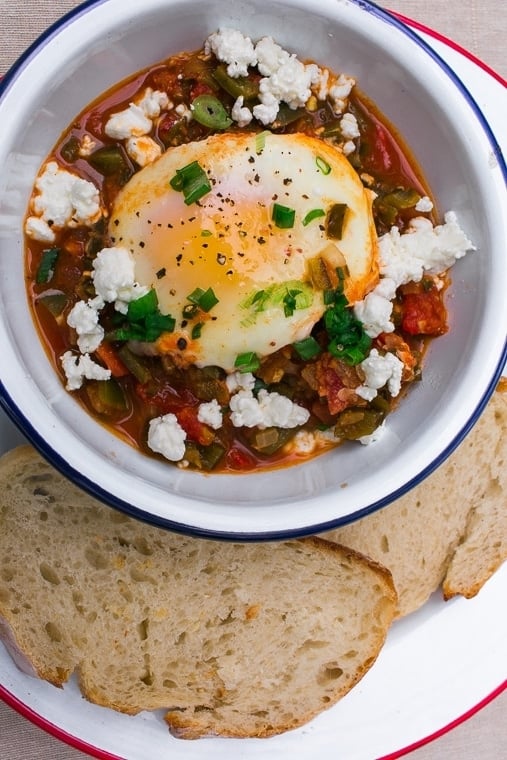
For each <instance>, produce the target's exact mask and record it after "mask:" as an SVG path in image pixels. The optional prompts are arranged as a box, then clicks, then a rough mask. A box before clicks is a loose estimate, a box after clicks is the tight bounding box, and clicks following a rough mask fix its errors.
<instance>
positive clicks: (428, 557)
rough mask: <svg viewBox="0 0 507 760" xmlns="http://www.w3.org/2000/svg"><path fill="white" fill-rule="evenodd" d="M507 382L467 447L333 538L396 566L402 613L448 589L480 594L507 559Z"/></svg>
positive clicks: (329, 536) (332, 534)
mask: <svg viewBox="0 0 507 760" xmlns="http://www.w3.org/2000/svg"><path fill="white" fill-rule="evenodd" d="M506 459H507V380H506V379H505V378H503V379H502V380H501V381H500V383H499V385H498V387H497V389H496V391H495V393H494V394H493V396H492V398H491V400H490V402H489V404H488V405H487V407H486V409H485V411H484V412H483V414H482V415H481V417H480V419H479V421H478V422H477V423H476V425H475V426H474V428H473V429H472V431H471V432H470V433H469V434H468V436H467V437H466V438H465V440H464V441H463V442H462V443H461V444H460V446H459V447H458V448H457V449H456V450H455V451H454V452H453V454H452V455H451V456H450V457H449V458H448V459H447V460H446V461H445V462H444V464H443V465H442V466H441V467H439V468H438V469H437V470H436V471H435V472H434V473H432V474H431V475H430V476H429V477H428V478H426V479H425V480H424V481H423V482H422V483H421V484H420V485H418V486H416V487H415V488H414V489H412V491H410V492H409V493H408V494H406V495H405V496H403V497H401V498H400V499H398V500H396V501H395V502H393V503H392V504H390V505H389V506H388V507H386V508H385V509H381V510H380V511H378V512H376V513H374V514H372V515H369V516H368V517H365V518H363V519H362V520H359V521H358V522H356V523H353V524H351V525H347V526H345V527H343V528H339V529H337V530H333V531H330V532H328V533H326V534H325V537H326V538H327V539H328V540H333V541H338V542H340V543H342V544H345V545H347V546H351V547H353V548H354V549H356V550H357V551H361V552H363V553H364V554H367V555H368V556H370V557H372V558H373V559H375V560H376V561H377V562H381V563H382V564H383V565H385V566H386V567H388V568H389V569H390V570H391V572H392V574H393V578H394V582H395V586H396V589H397V592H398V598H399V607H398V613H397V614H398V616H402V615H406V614H408V613H409V612H412V611H413V610H416V609H417V608H418V607H420V606H421V605H422V604H424V602H425V601H426V600H427V599H428V597H429V596H430V595H431V594H432V593H433V592H434V591H435V590H436V589H438V587H439V586H440V585H441V584H442V587H443V595H444V598H445V599H449V598H450V597H452V596H454V595H456V594H462V595H463V596H466V597H471V596H474V595H475V594H477V593H478V591H479V590H480V589H481V588H482V586H483V585H484V583H486V581H487V580H488V578H490V577H491V575H492V574H493V573H494V572H495V570H496V569H497V568H498V567H499V566H500V565H501V564H502V562H504V561H505V560H506V559H507V504H506V498H507V467H506Z"/></svg>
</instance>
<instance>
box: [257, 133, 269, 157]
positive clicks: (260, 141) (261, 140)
mask: <svg viewBox="0 0 507 760" xmlns="http://www.w3.org/2000/svg"><path fill="white" fill-rule="evenodd" d="M270 134H271V132H270V131H269V129H265V130H264V131H263V132H259V134H257V135H255V152H256V153H257V154H259V153H262V151H263V150H264V148H265V146H266V137H267V136H268V135H270Z"/></svg>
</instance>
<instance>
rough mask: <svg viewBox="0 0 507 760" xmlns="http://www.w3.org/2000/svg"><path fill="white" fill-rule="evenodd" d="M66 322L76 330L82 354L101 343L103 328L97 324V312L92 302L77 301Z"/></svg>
mask: <svg viewBox="0 0 507 760" xmlns="http://www.w3.org/2000/svg"><path fill="white" fill-rule="evenodd" d="M67 324H68V325H69V327H73V328H74V330H75V331H76V332H77V334H78V339H77V345H78V348H79V350H80V351H81V353H82V354H87V353H93V352H94V351H96V350H97V348H98V347H99V346H100V344H101V343H102V339H103V337H104V328H103V327H102V326H101V325H99V312H98V310H97V309H96V308H95V305H94V304H93V302H91V301H88V302H86V301H78V302H77V303H76V304H75V305H74V306H73V308H72V309H71V311H70V313H69V315H68V317H67Z"/></svg>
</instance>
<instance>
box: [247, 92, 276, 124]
mask: <svg viewBox="0 0 507 760" xmlns="http://www.w3.org/2000/svg"><path fill="white" fill-rule="evenodd" d="M279 110H280V103H279V102H278V100H277V98H275V96H274V95H271V94H269V93H265V94H264V95H263V96H262V103H258V104H257V105H256V106H254V107H253V115H254V116H255V118H256V119H257V120H258V121H260V123H261V124H265V125H267V124H271V123H272V122H273V121H274V120H275V119H276V117H277V114H278V111H279Z"/></svg>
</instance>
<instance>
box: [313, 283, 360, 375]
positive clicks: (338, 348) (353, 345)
mask: <svg viewBox="0 0 507 760" xmlns="http://www.w3.org/2000/svg"><path fill="white" fill-rule="evenodd" d="M324 325H325V327H326V330H327V333H328V336H329V338H330V341H329V344H328V351H329V353H331V354H332V355H333V356H336V357H337V358H338V359H341V360H342V361H344V362H345V363H346V364H351V365H356V364H359V363H360V362H362V361H363V359H365V358H366V357H367V355H368V353H369V351H370V348H371V343H372V340H371V338H370V337H369V336H368V335H367V334H366V332H365V331H364V327H363V324H362V322H360V321H359V320H358V319H356V317H355V316H354V313H353V311H352V309H351V308H350V306H349V303H348V301H347V299H346V297H345V296H344V295H343V293H341V292H340V291H339V290H337V291H336V292H335V297H334V299H333V303H332V304H331V305H330V306H329V307H328V309H327V311H326V312H325V313H324Z"/></svg>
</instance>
